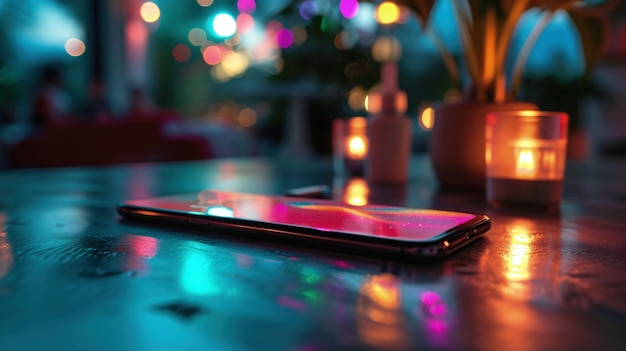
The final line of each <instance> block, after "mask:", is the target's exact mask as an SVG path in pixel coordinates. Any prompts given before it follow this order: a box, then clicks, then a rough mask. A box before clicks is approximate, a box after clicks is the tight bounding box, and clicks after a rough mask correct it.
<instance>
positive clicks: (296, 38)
mask: <svg viewBox="0 0 626 351" xmlns="http://www.w3.org/2000/svg"><path fill="white" fill-rule="evenodd" d="M291 32H292V33H293V43H294V45H302V44H304V42H305V41H306V39H307V36H308V35H307V32H306V28H304V27H302V26H295V27H293V28H291Z"/></svg>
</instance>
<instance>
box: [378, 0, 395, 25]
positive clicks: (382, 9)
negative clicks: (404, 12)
mask: <svg viewBox="0 0 626 351" xmlns="http://www.w3.org/2000/svg"><path fill="white" fill-rule="evenodd" d="M374 16H375V18H376V21H377V22H378V23H380V24H392V23H396V22H398V20H399V19H400V9H399V8H398V5H396V4H394V3H393V2H391V1H385V2H383V3H381V4H380V5H378V7H376V11H375V12H374Z"/></svg>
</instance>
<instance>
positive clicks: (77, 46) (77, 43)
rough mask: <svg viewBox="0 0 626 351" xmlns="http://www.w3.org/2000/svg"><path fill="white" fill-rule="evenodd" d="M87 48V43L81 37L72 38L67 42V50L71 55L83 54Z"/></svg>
mask: <svg viewBox="0 0 626 351" xmlns="http://www.w3.org/2000/svg"><path fill="white" fill-rule="evenodd" d="M85 49H86V48H85V43H83V41H82V40H80V39H77V38H71V39H68V40H67V41H66V42H65V52H67V54H68V55H70V56H73V57H77V56H81V55H82V54H84V53H85Z"/></svg>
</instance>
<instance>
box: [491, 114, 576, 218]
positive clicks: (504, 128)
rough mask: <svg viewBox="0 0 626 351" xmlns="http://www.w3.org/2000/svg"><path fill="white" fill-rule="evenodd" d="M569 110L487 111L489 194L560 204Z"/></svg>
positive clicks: (497, 200) (503, 199)
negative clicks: (559, 111) (490, 112)
mask: <svg viewBox="0 0 626 351" xmlns="http://www.w3.org/2000/svg"><path fill="white" fill-rule="evenodd" d="M567 121H568V116H567V114H565V113H557V112H541V111H515V112H498V113H492V114H489V115H488V116H487V127H486V134H485V139H486V145H485V146H486V150H485V151H486V153H485V163H486V170H487V199H488V200H489V202H491V203H492V204H494V205H495V206H501V205H503V204H507V203H515V204H527V205H545V206H547V207H548V208H554V207H556V206H558V204H559V202H560V199H561V193H562V189H563V176H564V169H565V157H566V155H565V150H566V145H567Z"/></svg>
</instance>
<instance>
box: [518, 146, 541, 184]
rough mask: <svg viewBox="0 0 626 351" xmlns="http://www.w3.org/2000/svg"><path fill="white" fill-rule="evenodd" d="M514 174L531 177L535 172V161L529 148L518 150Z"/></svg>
mask: <svg viewBox="0 0 626 351" xmlns="http://www.w3.org/2000/svg"><path fill="white" fill-rule="evenodd" d="M515 174H517V175H518V176H520V177H526V178H533V177H534V176H535V174H536V161H535V156H534V154H533V150H531V149H521V150H519V153H518V156H517V164H516V166H515Z"/></svg>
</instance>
